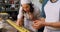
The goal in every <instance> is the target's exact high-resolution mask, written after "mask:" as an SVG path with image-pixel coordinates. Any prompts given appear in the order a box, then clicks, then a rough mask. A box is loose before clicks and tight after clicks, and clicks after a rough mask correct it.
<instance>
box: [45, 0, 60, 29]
mask: <svg viewBox="0 0 60 32" xmlns="http://www.w3.org/2000/svg"><path fill="white" fill-rule="evenodd" d="M44 11H45V14H46V19H45V22H59V17H60V16H59V15H60V0H57V2H55V3H52V2H50V0H49V1H48V2H47V4H46V5H45V7H44ZM51 28H52V27H51ZM49 29H50V28H49Z"/></svg>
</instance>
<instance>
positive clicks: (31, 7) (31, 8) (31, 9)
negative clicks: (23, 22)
mask: <svg viewBox="0 0 60 32" xmlns="http://www.w3.org/2000/svg"><path fill="white" fill-rule="evenodd" d="M28 5H29V6H30V13H33V12H34V7H33V4H32V3H29V4H28ZM22 11H23V13H26V11H24V9H22Z"/></svg>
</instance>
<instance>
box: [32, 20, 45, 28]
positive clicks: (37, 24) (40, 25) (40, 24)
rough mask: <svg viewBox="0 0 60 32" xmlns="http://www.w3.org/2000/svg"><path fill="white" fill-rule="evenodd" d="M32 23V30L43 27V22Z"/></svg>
mask: <svg viewBox="0 0 60 32" xmlns="http://www.w3.org/2000/svg"><path fill="white" fill-rule="evenodd" d="M33 22H34V24H33V28H35V29H40V28H41V27H43V26H44V21H40V20H35V21H33Z"/></svg>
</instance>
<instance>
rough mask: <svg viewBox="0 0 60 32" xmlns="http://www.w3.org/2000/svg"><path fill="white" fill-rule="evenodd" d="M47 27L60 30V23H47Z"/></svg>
mask: <svg viewBox="0 0 60 32" xmlns="http://www.w3.org/2000/svg"><path fill="white" fill-rule="evenodd" d="M44 25H45V26H51V27H55V28H60V22H53V23H47V22H46V23H45V24H44Z"/></svg>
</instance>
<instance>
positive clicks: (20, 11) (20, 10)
mask: <svg viewBox="0 0 60 32" xmlns="http://www.w3.org/2000/svg"><path fill="white" fill-rule="evenodd" d="M22 16H23V13H22V7H20V9H19V14H18V16H17V18H18V19H21V17H22Z"/></svg>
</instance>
